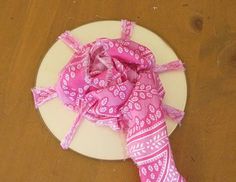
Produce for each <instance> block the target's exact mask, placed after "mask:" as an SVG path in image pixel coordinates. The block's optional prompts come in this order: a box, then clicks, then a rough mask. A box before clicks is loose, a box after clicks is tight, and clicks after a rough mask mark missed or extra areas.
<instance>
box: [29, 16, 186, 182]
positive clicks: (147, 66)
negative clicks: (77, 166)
mask: <svg viewBox="0 0 236 182" xmlns="http://www.w3.org/2000/svg"><path fill="white" fill-rule="evenodd" d="M134 25H135V24H134V23H133V22H130V21H127V20H122V33H121V38H119V39H108V38H100V39H97V40H96V41H95V42H91V43H88V44H86V45H81V44H80V43H79V42H78V41H77V40H76V39H75V38H73V37H72V36H71V34H70V33H69V32H65V33H63V34H62V35H61V36H59V39H60V40H62V41H63V42H64V43H65V44H67V45H68V46H70V47H71V48H72V50H74V54H73V56H72V58H71V59H70V61H69V63H68V64H67V65H66V66H65V67H64V68H63V70H62V71H61V72H60V75H59V79H58V82H57V83H56V85H55V86H54V87H49V88H34V89H32V92H33V96H34V101H35V106H36V108H37V107H38V106H40V105H41V104H43V103H45V102H46V101H48V100H50V99H52V98H55V97H59V98H60V99H61V101H62V102H63V103H64V105H66V106H67V107H69V108H70V109H72V110H73V111H75V112H77V113H78V116H77V118H76V119H75V121H74V123H73V125H72V127H71V128H70V130H69V131H68V133H67V134H66V135H65V138H64V139H63V140H62V141H61V146H62V148H63V149H67V148H68V147H69V145H70V143H71V141H72V139H73V137H74V135H75V133H76V131H77V128H78V126H79V124H80V122H81V119H82V117H86V118H88V119H89V120H91V121H93V122H95V123H96V124H99V125H103V126H109V127H111V128H112V129H113V130H121V129H122V130H123V131H124V132H126V134H127V135H126V136H127V137H126V141H127V151H128V154H129V157H130V158H131V159H132V160H133V161H134V162H135V163H136V164H137V166H138V168H139V174H140V179H141V181H142V182H154V181H155V182H169V181H177V182H183V181H185V179H184V178H183V177H182V176H181V175H180V174H179V172H178V171H177V169H176V167H175V163H174V160H173V156H172V152H171V148H170V144H169V139H168V135H167V127H166V123H165V117H166V116H167V117H170V118H172V119H173V120H175V121H176V122H177V123H180V121H181V120H182V118H183V115H184V113H183V112H182V111H179V110H177V109H175V108H173V107H171V106H168V105H165V104H164V103H163V102H162V101H163V97H164V95H165V92H164V89H163V86H162V84H161V81H160V79H159V75H158V74H159V73H162V72H165V71H170V70H184V67H183V65H182V63H181V61H179V60H176V61H173V62H170V63H168V64H164V65H156V60H155V57H154V55H153V53H152V52H151V51H150V50H149V49H148V48H147V47H145V46H143V45H140V44H138V43H136V42H134V41H132V40H130V37H131V34H132V30H133V27H134Z"/></svg>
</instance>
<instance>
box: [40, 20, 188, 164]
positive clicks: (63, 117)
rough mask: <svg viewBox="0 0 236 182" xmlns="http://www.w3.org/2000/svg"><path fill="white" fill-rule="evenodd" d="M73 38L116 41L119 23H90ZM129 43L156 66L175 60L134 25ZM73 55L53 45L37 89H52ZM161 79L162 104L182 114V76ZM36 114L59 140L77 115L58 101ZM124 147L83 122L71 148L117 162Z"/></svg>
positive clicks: (103, 130)
mask: <svg viewBox="0 0 236 182" xmlns="http://www.w3.org/2000/svg"><path fill="white" fill-rule="evenodd" d="M72 34H73V35H74V36H75V37H77V38H78V39H79V40H80V41H81V42H82V43H87V42H91V41H94V40H95V39H96V38H100V37H108V38H118V37H120V22H119V21H98V22H93V23H89V24H86V25H83V26H81V27H78V28H76V29H74V30H72ZM132 40H134V41H136V42H139V43H141V44H143V45H145V46H147V47H149V48H150V49H151V50H152V51H153V52H154V54H155V56H156V58H157V60H158V63H159V64H161V63H167V62H169V61H172V60H175V59H177V56H176V54H175V53H174V51H173V50H172V49H171V48H170V47H169V46H168V45H167V44H166V43H165V42H164V41H163V40H162V39H161V38H160V37H159V36H158V35H156V34H154V33H153V32H151V31H149V30H147V29H146V28H143V27H141V26H138V25H136V26H135V29H134V33H133V36H132ZM72 54H73V52H72V50H71V49H70V48H68V47H67V46H66V45H65V44H63V43H62V42H61V41H57V42H55V44H54V45H53V46H52V47H51V48H50V49H49V51H48V52H47V54H46V56H45V57H44V59H43V61H42V63H41V65H40V68H39V70H38V75H37V80H36V86H38V87H47V86H53V85H54V84H55V83H56V81H57V79H58V73H59V71H60V70H61V69H62V68H63V66H64V65H65V64H66V63H67V62H68V60H69V59H70V57H71V56H72ZM160 77H161V80H162V82H163V85H164V88H165V90H166V96H165V103H167V104H169V105H171V106H174V107H176V108H179V109H182V110H184V108H185V103H186V98H187V86H186V78H185V74H184V72H181V71H175V72H168V73H163V74H161V76H160ZM39 111H40V114H41V116H42V118H43V121H44V122H45V124H46V125H47V127H48V128H49V130H50V131H51V132H52V133H53V135H54V136H56V137H57V138H58V139H59V140H60V139H62V138H63V137H64V135H65V133H66V132H67V131H68V129H69V128H70V126H71V125H72V122H73V121H74V119H75V118H76V114H75V113H74V112H72V111H70V110H68V109H67V108H66V107H65V106H63V104H62V102H61V101H60V100H59V99H57V98H56V99H53V100H51V101H49V102H47V103H45V104H44V105H43V106H41V107H40V108H39ZM167 126H168V133H169V134H170V133H171V132H173V130H174V129H175V128H176V124H175V123H174V122H172V121H170V120H167ZM124 144H125V142H124V136H123V135H122V134H119V133H116V132H113V131H112V130H111V129H110V128H106V127H99V126H96V125H95V124H93V123H92V122H90V121H88V120H84V121H83V122H82V123H81V126H80V127H79V129H78V132H77V134H76V136H75V138H74V140H73V142H72V144H71V146H70V148H71V149H72V150H74V151H76V152H78V153H80V154H83V155H86V156H89V157H92V158H97V159H106V160H119V159H124V158H126V156H125V150H124ZM58 147H60V145H59V143H58Z"/></svg>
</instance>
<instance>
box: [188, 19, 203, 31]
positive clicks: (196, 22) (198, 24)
mask: <svg viewBox="0 0 236 182" xmlns="http://www.w3.org/2000/svg"><path fill="white" fill-rule="evenodd" d="M190 24H191V26H192V28H193V30H194V31H196V32H201V31H202V28H203V18H202V17H200V16H194V17H192V18H191V21H190Z"/></svg>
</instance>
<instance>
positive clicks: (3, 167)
mask: <svg viewBox="0 0 236 182" xmlns="http://www.w3.org/2000/svg"><path fill="white" fill-rule="evenodd" d="M235 10H236V1H230V0H225V1H219V0H215V1H213V0H208V1H204V0H199V1H190V0H175V1H164V0H155V1H154V0H142V1H135V0H132V1H131V0H129V1H115V0H113V1H112V0H107V1H105V0H100V1H94V0H71V1H69V0H67V1H60V0H49V1H39V0H38V1H36V0H34V1H33V0H31V1H30V0H18V1H16V0H5V1H4V0H1V1H0V50H1V53H0V61H1V65H0V81H1V82H0V107H1V110H0V134H1V135H0V146H1V147H0V181H4V182H12V181H14V182H18V181H19V182H28V181H29V182H31V181H34V182H64V181H67V182H74V181H76V182H78V181H79V182H108V181H109V182H110V181H112V182H136V181H137V182H138V181H139V177H138V173H137V169H136V166H135V165H134V164H133V163H132V161H131V160H127V161H125V162H124V161H114V162H113V161H101V160H94V159H90V158H87V157H84V156H82V155H79V154H77V153H75V152H73V151H63V150H62V149H61V148H60V147H59V142H58V141H57V140H56V139H55V138H54V137H53V136H52V134H51V133H50V132H49V130H48V129H47V128H46V127H45V125H44V124H43V122H42V120H41V118H40V115H39V113H37V111H35V109H34V106H33V100H32V95H31V92H30V88H31V87H33V86H34V83H35V78H36V73H37V70H38V67H39V65H40V62H41V61H42V58H43V56H44V55H45V53H46V52H47V50H48V49H49V47H50V46H51V45H52V44H53V43H54V41H55V39H56V38H57V36H58V35H59V34H60V33H62V32H63V31H65V30H67V29H73V28H76V27H78V26H80V25H83V24H85V23H89V22H92V21H98V20H107V19H115V20H120V19H122V18H126V19H130V20H134V21H136V22H137V23H138V24H140V25H142V26H144V27H147V28H148V29H150V30H152V31H153V32H155V33H157V34H159V35H160V36H162V37H163V38H164V39H165V40H166V41H167V42H168V43H169V44H170V45H171V46H172V47H173V49H174V50H175V51H176V52H177V54H178V55H179V57H180V58H181V59H182V60H183V61H184V62H185V64H186V67H187V72H186V74H187V80H188V102H187V107H186V116H185V118H184V121H183V126H182V127H181V128H178V129H177V130H176V131H175V132H174V134H173V135H172V136H171V139H170V140H171V144H172V149H173V153H174V157H175V161H176V165H177V167H178V169H179V170H180V171H181V173H182V174H183V175H184V176H186V178H187V179H188V181H189V182H222V181H223V182H235V181H236V122H235V118H236V112H235V109H236V21H235V15H236V13H235ZM55 62H56V60H55Z"/></svg>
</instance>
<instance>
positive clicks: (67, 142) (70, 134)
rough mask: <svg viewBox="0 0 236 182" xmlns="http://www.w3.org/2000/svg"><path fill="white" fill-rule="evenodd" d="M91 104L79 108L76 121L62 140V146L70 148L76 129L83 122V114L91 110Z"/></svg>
mask: <svg viewBox="0 0 236 182" xmlns="http://www.w3.org/2000/svg"><path fill="white" fill-rule="evenodd" d="M89 108H90V107H89V105H85V106H83V107H82V109H79V115H78V116H77V118H76V119H75V121H74V123H73V124H72V126H71V128H70V129H69V131H68V133H67V134H66V136H65V137H64V138H63V139H62V140H61V144H60V145H61V147H62V148H63V149H65V150H66V149H68V148H69V146H70V144H71V142H72V140H73V138H74V136H75V134H76V131H77V129H78V127H79V125H80V123H81V120H82V117H83V115H84V114H85V113H86V112H87V111H88V110H89Z"/></svg>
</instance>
